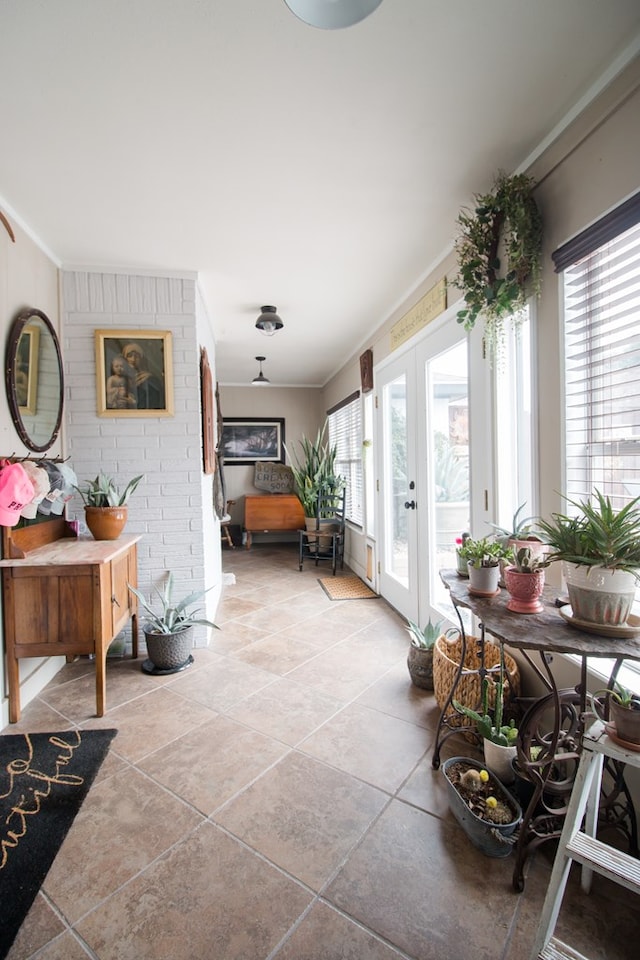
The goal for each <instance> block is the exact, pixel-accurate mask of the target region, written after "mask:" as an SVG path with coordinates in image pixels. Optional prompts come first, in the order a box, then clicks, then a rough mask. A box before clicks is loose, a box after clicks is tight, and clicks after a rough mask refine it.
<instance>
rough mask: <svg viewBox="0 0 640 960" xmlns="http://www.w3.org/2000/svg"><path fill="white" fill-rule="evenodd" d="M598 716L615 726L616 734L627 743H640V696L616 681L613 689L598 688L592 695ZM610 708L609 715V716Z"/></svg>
mask: <svg viewBox="0 0 640 960" xmlns="http://www.w3.org/2000/svg"><path fill="white" fill-rule="evenodd" d="M591 703H592V705H593V710H594V713H595V714H596V716H598V717H599V718H600V719H601V720H604V721H607V719H608V720H609V721H610V722H611V723H612V724H613V725H614V727H615V731H612V732H615V736H617V737H618V739H620V740H624V741H625V742H626V743H632V744H640V696H639V695H638V694H635V693H633V692H632V691H631V690H628V689H627V688H626V687H623V686H622V685H621V684H619V683H616V685H615V687H614V688H613V689H612V690H611V689H609V688H607V689H605V690H598V691H597V692H596V693H594V694H593V696H592V697H591ZM607 708H608V716H607Z"/></svg>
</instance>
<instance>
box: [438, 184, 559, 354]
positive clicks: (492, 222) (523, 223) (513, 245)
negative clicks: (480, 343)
mask: <svg viewBox="0 0 640 960" xmlns="http://www.w3.org/2000/svg"><path fill="white" fill-rule="evenodd" d="M534 186H535V182H534V180H532V179H531V178H530V177H527V176H526V175H525V174H516V175H515V176H512V177H507V176H506V175H505V174H504V173H500V174H498V176H497V178H496V181H495V183H494V186H493V189H492V190H491V191H490V192H489V193H485V194H476V196H475V197H474V207H473V209H472V210H462V211H461V213H460V214H459V216H458V219H457V224H458V227H459V228H460V232H459V235H458V237H457V239H456V241H455V252H456V255H457V258H458V275H457V277H456V279H455V280H454V285H455V286H456V287H458V288H459V289H460V290H461V291H462V293H463V296H464V300H465V307H464V308H463V309H462V310H460V311H459V312H458V315H457V320H458V323H461V324H463V325H464V328H465V330H471V329H473V327H474V326H475V323H476V321H477V320H478V319H479V318H482V319H483V320H484V339H485V345H486V347H487V351H488V353H489V356H490V357H496V356H498V355H499V353H500V351H501V347H502V341H503V337H504V327H503V325H504V321H505V320H507V319H508V318H513V319H514V320H515V322H516V323H517V322H518V319H519V318H520V317H521V316H522V314H523V311H524V308H525V307H526V305H527V300H528V298H529V297H530V296H531V294H532V293H536V294H537V293H538V292H539V289H540V254H541V249H542V218H541V216H540V212H539V210H538V207H537V205H536V202H535V200H534V198H533V194H532V190H533V187H534ZM503 261H504V262H503Z"/></svg>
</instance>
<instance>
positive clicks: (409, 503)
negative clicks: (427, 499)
mask: <svg viewBox="0 0 640 960" xmlns="http://www.w3.org/2000/svg"><path fill="white" fill-rule="evenodd" d="M404 508H405V510H415V508H416V502H415V500H405V502H404Z"/></svg>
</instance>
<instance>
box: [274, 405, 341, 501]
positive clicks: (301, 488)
mask: <svg viewBox="0 0 640 960" xmlns="http://www.w3.org/2000/svg"><path fill="white" fill-rule="evenodd" d="M327 429H328V421H326V420H325V422H324V424H323V425H322V427H321V428H320V429H319V430H318V434H317V436H316V439H315V441H314V442H311V441H310V440H309V439H308V438H307V437H305V436H304V435H303V436H302V439H301V441H300V454H299V455H298V454H296V453H295V452H294V451H289V450H288V449H287V448H286V447H285V449H287V456H288V457H289V461H290V463H291V471H292V473H293V482H294V489H295V492H296V495H297V497H298V499H299V500H300V503H301V504H302V508H303V510H304V512H305V516H307V517H315V516H316V515H317V512H318V497H319V496H322V495H325V496H326V495H331V494H334V493H335V494H336V495H337V494H340V493H341V492H342V490H343V489H344V486H345V481H344V478H343V477H341V476H340V474H337V473H336V466H335V465H336V457H337V455H338V451H337V447H336V445H335V444H334V445H333V446H331V444H330V443H329V441H328V439H327ZM332 513H333V511H329V512H328V513H327V516H331V515H332Z"/></svg>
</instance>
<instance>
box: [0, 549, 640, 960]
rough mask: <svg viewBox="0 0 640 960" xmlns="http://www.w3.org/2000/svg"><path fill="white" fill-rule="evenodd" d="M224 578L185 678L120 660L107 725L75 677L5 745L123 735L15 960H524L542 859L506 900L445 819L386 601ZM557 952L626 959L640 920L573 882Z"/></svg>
mask: <svg viewBox="0 0 640 960" xmlns="http://www.w3.org/2000/svg"><path fill="white" fill-rule="evenodd" d="M223 565H224V569H225V571H226V572H227V573H233V574H234V575H235V579H236V582H235V584H233V585H230V586H227V587H225V589H224V596H223V600H222V604H221V607H220V609H219V611H218V615H217V618H216V619H217V621H218V623H219V624H220V626H221V630H220V631H218V632H216V633H215V636H214V638H213V642H212V645H211V647H210V648H208V649H206V650H196V651H195V663H194V664H193V666H192V667H191V668H190V669H189V670H187V671H185V672H184V673H181V674H177V675H173V676H171V677H159V678H155V677H150V676H147V675H145V674H143V673H142V672H141V670H140V661H137V662H132V661H131V660H115V659H114V660H110V661H109V667H108V681H107V695H108V706H109V710H108V713H107V714H106V716H105V717H103V718H101V719H100V720H98V719H96V718H95V717H94V716H93V711H94V709H95V704H94V686H93V668H92V665H91V663H90V662H89V661H87V660H81V661H77V662H75V663H73V664H68V665H67V666H65V667H64V668H63V670H62V671H61V672H60V673H59V674H58V676H57V677H56V678H55V680H54V681H53V682H52V683H50V684H49V686H48V687H47V688H46V689H45V690H44V691H43V693H42V694H41V696H40V697H39V698H38V699H37V701H35V702H33V703H32V704H30V705H29V706H28V707H27V708H26V709H25V710H24V712H23V717H22V719H21V722H20V724H19V725H17V726H15V727H10V728H8V730H7V731H6V732H11V731H16V730H21V729H23V730H31V731H37V730H56V729H68V728H70V727H73V726H79V727H82V728H87V727H107V726H110V727H116V728H117V729H118V731H119V732H118V735H117V737H116V739H115V741H114V743H113V746H112V750H111V753H110V755H109V756H108V758H107V760H106V762H105V764H104V765H103V767H102V770H101V772H100V774H99V776H98V779H97V780H96V783H95V784H94V786H93V788H92V790H91V792H90V794H89V796H88V798H87V800H86V801H85V804H84V806H83V808H82V809H81V811H80V814H79V815H78V817H77V818H76V821H75V823H74V825H73V827H72V828H71V831H70V833H69V834H68V836H67V839H66V840H65V842H64V845H63V846H62V848H61V850H60V852H59V854H58V857H57V858H56V860H55V862H54V864H53V866H52V868H51V870H50V872H49V874H48V876H47V878H46V881H45V883H44V886H43V888H42V890H41V892H40V894H39V895H38V898H37V900H36V901H35V903H34V906H33V908H32V910H31V912H30V914H29V916H28V917H27V919H26V920H25V923H24V924H23V927H22V929H21V931H20V933H19V935H18V938H17V940H16V942H15V944H14V946H13V948H12V950H11V952H10V954H9V957H10V960H27V958H31V957H33V958H35V957H37V958H38V960H84V958H87V957H90V958H94V960H95V958H99V960H134V958H135V960H139V958H145V960H146V958H148V960H160V958H162V960H272V958H273V960H338V958H341V960H365V958H366V960H394V958H395V960H399V958H404V960H527V958H528V956H529V950H530V945H531V942H532V937H533V934H534V930H535V926H536V922H537V917H538V915H539V911H540V907H541V903H542V899H543V897H544V892H545V887H546V883H547V880H548V876H549V870H550V863H549V860H550V857H549V852H548V851H543V850H539V851H538V852H537V853H536V854H535V855H534V856H533V857H532V858H531V859H530V860H529V862H528V864H527V882H526V886H525V890H524V892H523V893H522V894H520V895H518V894H515V893H514V892H513V890H512V886H511V873H512V861H511V859H506V860H495V859H491V858H488V857H485V856H484V855H483V854H481V853H479V852H478V851H476V850H475V849H474V848H473V847H472V846H471V845H470V843H469V842H468V840H467V838H466V836H465V835H464V834H463V832H462V831H461V829H460V827H459V826H458V825H457V823H456V822H455V820H454V819H453V817H452V816H451V814H450V813H449V811H448V806H447V798H446V794H445V790H444V784H443V779H442V773H440V772H436V771H433V770H432V767H431V750H432V744H433V740H434V727H435V722H436V719H437V709H436V707H435V704H434V700H433V695H432V694H428V693H426V692H423V691H419V690H417V689H416V688H415V687H413V686H412V685H411V683H410V682H409V679H408V673H407V669H406V655H407V643H408V639H407V635H406V632H405V630H404V628H403V624H402V621H401V619H400V618H399V617H398V616H397V614H395V613H394V611H393V610H392V609H390V608H389V607H388V606H387V604H386V603H385V602H384V601H383V600H381V599H374V600H347V601H342V602H331V601H330V600H329V599H328V598H327V596H326V595H325V593H324V591H323V590H322V589H321V587H320V586H319V584H318V582H317V578H318V576H328V575H330V571H328V570H327V568H326V567H322V566H321V567H319V568H317V569H316V568H315V567H314V566H312V565H309V564H308V563H307V564H306V565H305V569H304V571H303V572H302V573H300V572H299V571H298V568H297V554H296V547H295V546H294V545H291V544H284V545H268V544H256V545H254V547H253V549H252V550H251V551H246V550H242V549H237V550H233V551H231V550H225V552H224V556H223ZM345 572H346V571H345ZM457 747H458V752H467V753H468V751H469V749H470V747H469V745H468V744H467V743H466V742H463V745H462V751H460V744H458V745H457ZM455 751H456V746H455V745H453V744H452V741H449V744H447V745H446V749H445V751H444V753H443V757H445V756H447V755H449V754H452V753H454V752H455ZM548 846H549V845H547V847H548ZM574 870H575V868H574ZM0 909H1V908H0ZM558 933H559V934H560V935H562V936H564V938H565V939H566V940H567V941H568V942H570V943H572V944H573V945H574V947H576V948H577V949H580V950H582V951H583V952H584V953H585V954H586V955H587V956H588V957H590V958H591V960H605V958H606V960H630V958H631V957H632V956H633V957H636V956H637V945H638V936H639V935H640V912H639V909H638V904H637V903H636V901H635V900H634V898H633V897H632V895H630V894H628V893H627V892H626V891H624V890H622V889H621V888H619V887H617V886H614V885H611V884H608V883H607V882H606V881H604V880H603V879H602V878H600V877H596V878H595V880H594V889H593V891H592V894H591V895H590V896H588V897H587V896H585V895H583V894H582V892H581V891H580V888H579V884H578V883H577V879H576V877H575V876H573V875H572V877H571V880H570V892H569V894H568V896H567V898H566V899H565V906H564V908H563V912H562V915H561V920H560V924H559V928H558Z"/></svg>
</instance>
